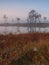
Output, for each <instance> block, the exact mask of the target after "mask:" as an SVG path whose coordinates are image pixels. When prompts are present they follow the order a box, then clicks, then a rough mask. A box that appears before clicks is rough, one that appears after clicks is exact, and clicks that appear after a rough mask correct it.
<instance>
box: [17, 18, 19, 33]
mask: <svg viewBox="0 0 49 65" xmlns="http://www.w3.org/2000/svg"><path fill="white" fill-rule="evenodd" d="M19 23H20V18H17V24H19ZM17 31H18V32H20V30H19V26H18V27H17Z"/></svg>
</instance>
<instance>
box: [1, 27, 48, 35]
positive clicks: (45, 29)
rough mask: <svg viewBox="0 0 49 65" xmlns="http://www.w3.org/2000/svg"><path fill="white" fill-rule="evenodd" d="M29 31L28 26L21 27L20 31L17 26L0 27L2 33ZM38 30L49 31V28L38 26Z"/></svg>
mask: <svg viewBox="0 0 49 65" xmlns="http://www.w3.org/2000/svg"><path fill="white" fill-rule="evenodd" d="M26 32H28V30H27V27H20V28H19V31H18V29H17V27H0V34H4V33H6V34H8V33H13V34H14V33H26ZM36 32H49V28H40V31H39V28H36Z"/></svg>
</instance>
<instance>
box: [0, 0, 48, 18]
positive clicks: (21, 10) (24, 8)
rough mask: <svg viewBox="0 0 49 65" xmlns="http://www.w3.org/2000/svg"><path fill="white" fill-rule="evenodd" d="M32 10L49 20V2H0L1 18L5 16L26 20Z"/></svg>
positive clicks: (19, 0) (41, 0)
mask: <svg viewBox="0 0 49 65" xmlns="http://www.w3.org/2000/svg"><path fill="white" fill-rule="evenodd" d="M32 9H34V10H36V11H37V12H39V13H41V14H42V16H47V17H48V18H49V0H0V18H1V17H3V15H4V14H6V15H7V16H8V17H22V18H24V17H26V16H27V15H28V12H29V11H30V10H32Z"/></svg>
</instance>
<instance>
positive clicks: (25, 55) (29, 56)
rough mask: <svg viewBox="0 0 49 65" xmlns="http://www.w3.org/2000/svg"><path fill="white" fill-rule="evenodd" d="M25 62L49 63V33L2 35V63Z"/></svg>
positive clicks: (0, 43) (48, 64)
mask: <svg viewBox="0 0 49 65" xmlns="http://www.w3.org/2000/svg"><path fill="white" fill-rule="evenodd" d="M20 60H21V61H20ZM22 60H23V61H22ZM25 60H26V61H25ZM25 63H26V64H25ZM24 64H25V65H34V64H35V65H49V33H29V34H19V35H13V34H8V35H0V65H24Z"/></svg>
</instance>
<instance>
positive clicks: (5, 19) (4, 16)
mask: <svg viewBox="0 0 49 65" xmlns="http://www.w3.org/2000/svg"><path fill="white" fill-rule="evenodd" d="M3 19H4V23H7V19H8V17H7V16H6V14H4V15H3ZM4 33H5V34H6V33H7V27H5V32H4Z"/></svg>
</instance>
